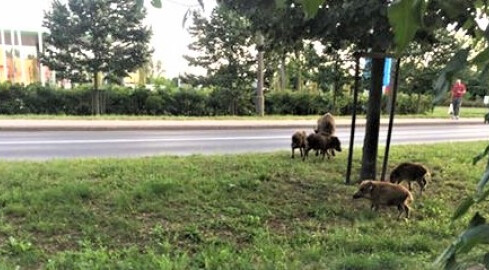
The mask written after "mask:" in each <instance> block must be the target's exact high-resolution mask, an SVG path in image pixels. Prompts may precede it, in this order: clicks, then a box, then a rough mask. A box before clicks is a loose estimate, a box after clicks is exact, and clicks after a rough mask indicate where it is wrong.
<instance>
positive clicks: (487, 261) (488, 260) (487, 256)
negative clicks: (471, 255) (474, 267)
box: [482, 252, 489, 268]
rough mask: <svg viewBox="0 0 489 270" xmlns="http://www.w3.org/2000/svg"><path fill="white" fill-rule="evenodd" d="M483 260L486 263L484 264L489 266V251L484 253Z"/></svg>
mask: <svg viewBox="0 0 489 270" xmlns="http://www.w3.org/2000/svg"><path fill="white" fill-rule="evenodd" d="M482 262H483V263H484V266H485V267H486V268H488V267H489V252H488V253H486V254H485V255H484V259H483V260H482Z"/></svg>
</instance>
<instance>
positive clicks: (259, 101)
mask: <svg viewBox="0 0 489 270" xmlns="http://www.w3.org/2000/svg"><path fill="white" fill-rule="evenodd" d="M256 113H257V114H258V115H259V116H264V115H265V97H264V96H263V51H259V52H258V78H257V86H256Z"/></svg>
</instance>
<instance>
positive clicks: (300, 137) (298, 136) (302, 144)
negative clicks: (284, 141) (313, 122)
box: [291, 131, 307, 158]
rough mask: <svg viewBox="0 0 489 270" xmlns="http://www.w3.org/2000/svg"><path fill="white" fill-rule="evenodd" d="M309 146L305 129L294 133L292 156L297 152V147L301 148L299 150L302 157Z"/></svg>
mask: <svg viewBox="0 0 489 270" xmlns="http://www.w3.org/2000/svg"><path fill="white" fill-rule="evenodd" d="M306 146H307V134H306V132H305V131H297V132H295V133H294V134H293V135H292V144H291V147H292V156H291V158H294V154H295V149H296V148H299V151H300V152H301V157H302V156H303V155H304V151H305V150H306Z"/></svg>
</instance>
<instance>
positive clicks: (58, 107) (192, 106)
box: [0, 81, 431, 116]
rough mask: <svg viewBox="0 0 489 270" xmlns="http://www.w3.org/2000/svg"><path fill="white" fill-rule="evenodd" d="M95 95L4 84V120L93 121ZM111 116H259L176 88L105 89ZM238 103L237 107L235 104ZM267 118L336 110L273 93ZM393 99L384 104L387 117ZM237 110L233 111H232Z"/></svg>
mask: <svg viewBox="0 0 489 270" xmlns="http://www.w3.org/2000/svg"><path fill="white" fill-rule="evenodd" d="M91 91H92V89H91V87H90V86H88V85H82V86H78V87H75V88H73V89H59V88H49V87H44V86H40V85H37V84H32V85H29V86H26V87H24V86H21V85H17V84H15V85H10V84H0V113H1V114H66V115H89V114H90V103H89V102H87V100H89V98H88V97H89V96H90V93H91ZM101 91H102V94H103V96H104V98H105V100H106V104H107V105H106V112H107V113H109V114H118V115H147V114H149V115H186V116H206V115H207V116H213V115H230V109H229V106H235V108H238V109H237V110H236V111H235V114H238V115H251V114H252V113H253V111H254V109H253V107H252V104H253V103H252V97H251V96H247V97H246V96H241V97H240V98H236V97H233V96H231V94H232V93H229V92H228V91H227V90H226V89H220V88H205V89H197V88H185V87H184V88H178V87H176V86H175V85H174V84H173V83H172V82H169V81H168V82H166V83H162V84H158V85H156V86H155V90H153V91H152V90H149V89H145V88H141V87H138V88H135V89H133V88H128V87H121V86H108V87H105V88H102V90H101ZM233 102H237V103H233ZM265 102H266V105H267V111H266V112H267V114H289V115H310V114H323V113H325V112H327V111H331V109H332V108H333V105H334V104H333V93H332V92H328V93H317V92H305V91H304V92H295V91H277V92H275V91H273V92H268V93H267V94H266V98H265ZM352 102H353V101H352V98H351V96H347V95H340V96H338V98H337V100H336V107H337V113H338V114H341V115H348V114H351V112H352ZM387 102H388V98H387V97H386V96H385V97H384V98H383V101H382V110H383V111H384V112H387V111H386V107H387V106H386V104H387ZM397 102H398V110H397V113H399V114H415V113H426V112H428V111H430V110H431V103H430V102H431V97H429V96H422V95H408V94H403V93H400V94H399V96H398V98H397ZM233 104H234V105H233ZM365 109H366V98H365V97H364V96H361V97H360V101H359V105H358V108H357V111H358V112H359V113H362V112H364V111H365Z"/></svg>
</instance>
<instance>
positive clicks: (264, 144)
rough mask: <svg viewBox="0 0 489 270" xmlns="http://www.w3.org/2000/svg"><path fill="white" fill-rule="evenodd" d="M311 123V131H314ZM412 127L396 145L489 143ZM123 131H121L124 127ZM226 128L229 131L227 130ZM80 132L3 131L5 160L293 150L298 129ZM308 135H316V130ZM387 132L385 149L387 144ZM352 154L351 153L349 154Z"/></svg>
mask: <svg viewBox="0 0 489 270" xmlns="http://www.w3.org/2000/svg"><path fill="white" fill-rule="evenodd" d="M310 124H311V123H310V121H309V122H307V124H306V126H307V127H310V126H311V125H310ZM434 125H435V124H434V123H433V124H429V122H428V121H422V122H421V124H417V123H413V122H410V123H409V124H408V122H406V123H405V124H404V125H403V124H397V125H396V126H395V128H394V133H393V137H392V143H393V144H407V143H431V142H450V141H466V140H484V139H488V137H489V136H488V134H489V125H483V124H474V123H464V122H462V121H460V122H457V121H450V122H447V123H444V124H440V123H438V122H437V123H436V126H434ZM118 127H120V126H118ZM224 127H226V126H224ZM193 128H194V130H185V129H183V130H74V131H33V130H32V129H31V130H29V131H28V132H26V131H5V130H4V131H1V132H0V158H2V159H9V160H18V159H34V160H37V159H51V158H78V157H139V156H151V155H161V154H172V155H173V154H174V155H190V154H215V153H243V152H268V151H277V150H286V151H289V150H290V136H291V134H292V133H293V132H294V131H295V130H296V129H297V127H296V126H288V127H287V126H282V127H281V128H259V127H254V129H243V128H237V129H232V128H231V127H229V126H227V127H226V129H227V130H219V129H202V130H197V129H195V127H193ZM306 130H309V131H311V128H307V129H306ZM364 130H365V128H362V127H359V128H358V129H357V133H356V137H355V144H356V145H361V144H362V142H363V137H364ZM349 134H350V128H349V127H346V126H345V125H341V124H340V125H339V126H338V130H337V135H338V137H339V138H340V140H341V141H342V145H343V148H344V149H346V148H347V147H348V143H349V142H348V140H349ZM385 137H386V126H385V125H384V126H382V127H381V134H380V143H381V144H382V143H384V142H385ZM343 154H346V151H344V152H343Z"/></svg>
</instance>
